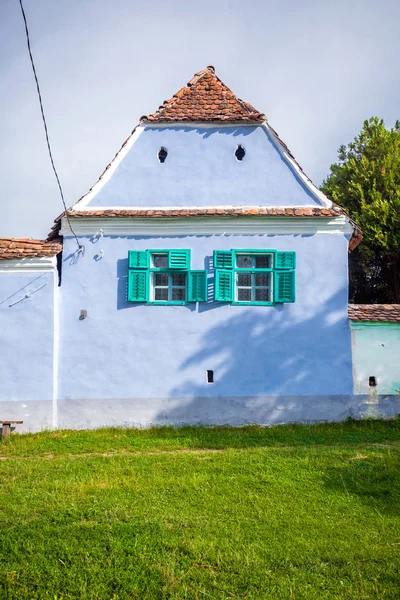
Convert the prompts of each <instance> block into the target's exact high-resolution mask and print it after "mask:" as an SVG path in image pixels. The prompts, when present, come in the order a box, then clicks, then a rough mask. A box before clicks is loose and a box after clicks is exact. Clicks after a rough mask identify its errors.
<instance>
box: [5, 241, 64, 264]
mask: <svg viewBox="0 0 400 600" xmlns="http://www.w3.org/2000/svg"><path fill="white" fill-rule="evenodd" d="M61 250H62V238H59V237H55V238H54V239H53V240H51V241H49V240H32V239H29V238H0V260H14V259H23V258H36V257H38V258H39V257H53V256H56V254H58V253H59V252H61Z"/></svg>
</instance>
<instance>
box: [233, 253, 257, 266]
mask: <svg viewBox="0 0 400 600" xmlns="http://www.w3.org/2000/svg"><path fill="white" fill-rule="evenodd" d="M252 263H253V261H252V256H250V254H238V256H237V259H236V264H237V266H238V268H239V269H248V268H249V267H251V266H252Z"/></svg>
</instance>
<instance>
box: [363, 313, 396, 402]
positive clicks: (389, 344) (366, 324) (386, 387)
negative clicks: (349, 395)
mask: <svg viewBox="0 0 400 600" xmlns="http://www.w3.org/2000/svg"><path fill="white" fill-rule="evenodd" d="M351 338H352V354H353V379H354V393H355V394H368V393H371V392H373V393H374V394H400V323H386V322H372V321H355V322H354V321H353V322H351ZM370 377H375V378H376V381H377V386H376V388H375V389H374V390H371V388H370V386H369V378H370Z"/></svg>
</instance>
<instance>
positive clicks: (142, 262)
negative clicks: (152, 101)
mask: <svg viewBox="0 0 400 600" xmlns="http://www.w3.org/2000/svg"><path fill="white" fill-rule="evenodd" d="M128 266H129V268H130V269H148V267H149V253H148V252H147V250H129V252H128Z"/></svg>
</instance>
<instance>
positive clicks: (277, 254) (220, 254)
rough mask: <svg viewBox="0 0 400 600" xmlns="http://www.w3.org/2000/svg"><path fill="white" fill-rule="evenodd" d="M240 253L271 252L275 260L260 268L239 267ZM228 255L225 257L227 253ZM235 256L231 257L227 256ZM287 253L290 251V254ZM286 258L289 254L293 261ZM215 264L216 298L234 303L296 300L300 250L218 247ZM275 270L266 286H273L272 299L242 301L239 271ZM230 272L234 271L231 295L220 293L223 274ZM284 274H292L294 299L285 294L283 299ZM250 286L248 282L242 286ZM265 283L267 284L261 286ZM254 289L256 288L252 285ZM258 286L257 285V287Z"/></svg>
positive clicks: (256, 303) (287, 275)
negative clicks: (297, 257)
mask: <svg viewBox="0 0 400 600" xmlns="http://www.w3.org/2000/svg"><path fill="white" fill-rule="evenodd" d="M240 254H247V255H251V256H254V255H257V254H262V255H270V256H271V263H270V267H268V268H257V267H238V266H237V257H238V256H239V255H240ZM224 255H225V257H224ZM229 255H230V256H231V259H230V260H227V258H228V257H229ZM286 255H290V256H289V257H287V256H286ZM286 258H289V263H291V264H290V266H289V264H288V265H286V264H285V261H286ZM213 267H214V273H215V278H214V279H215V285H214V301H215V302H222V303H225V302H226V303H229V304H232V305H234V306H276V305H279V304H289V303H293V302H295V301H296V252H295V251H293V250H277V249H270V248H261V249H260V248H257V249H255V248H232V249H230V250H222V249H218V250H214V253H213ZM263 272H267V273H271V279H270V285H269V286H265V287H270V300H269V301H257V300H254V302H253V301H239V300H237V297H238V285H237V274H238V273H255V274H257V273H263ZM224 273H226V274H227V275H228V274H229V273H230V274H231V275H230V278H231V283H230V298H229V299H223V298H221V297H220V287H219V286H220V285H221V284H220V283H219V277H221V276H222V274H224ZM283 277H289V279H290V285H291V286H292V288H291V292H290V294H291V295H290V299H289V298H285V299H282V296H280V295H279V292H280V289H281V282H282V278H283ZM240 287H246V286H240ZM260 287H264V286H260ZM252 289H253V288H252ZM254 289H255V287H254Z"/></svg>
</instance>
